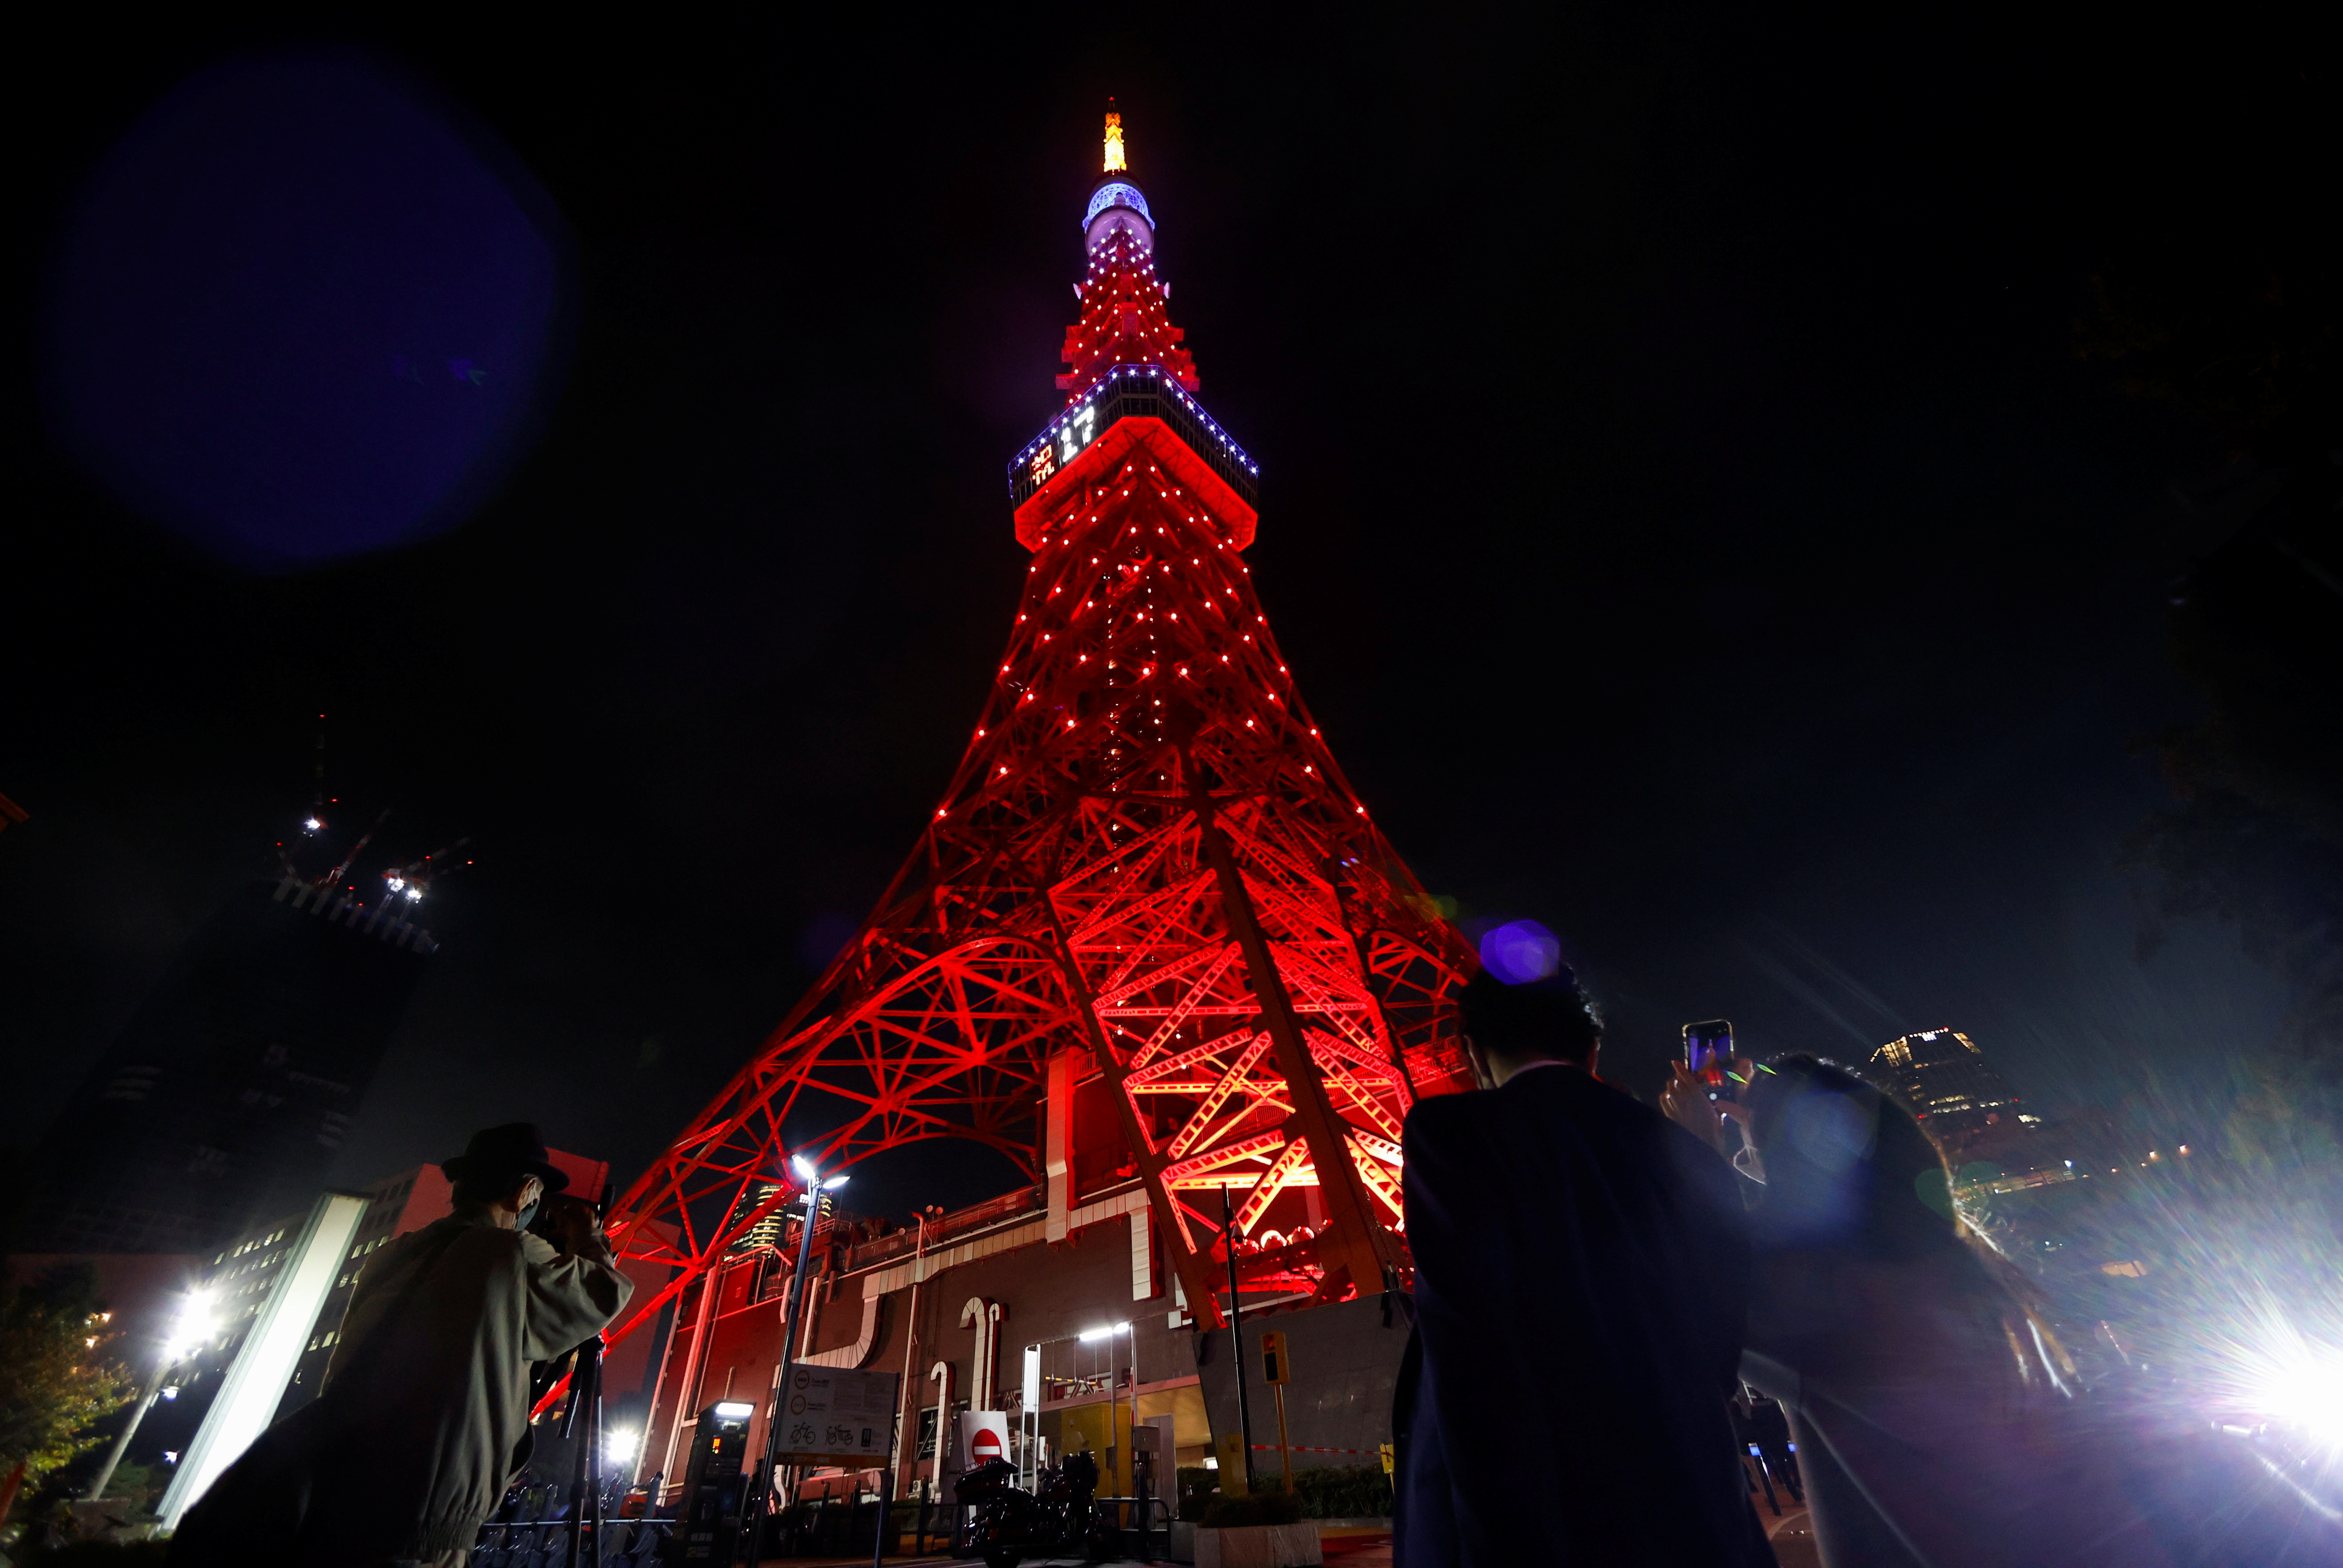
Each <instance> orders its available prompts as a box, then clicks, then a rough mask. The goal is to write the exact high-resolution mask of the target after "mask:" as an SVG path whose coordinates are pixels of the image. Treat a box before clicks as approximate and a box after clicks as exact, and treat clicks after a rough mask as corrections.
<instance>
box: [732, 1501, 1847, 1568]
mask: <svg viewBox="0 0 2343 1568" xmlns="http://www.w3.org/2000/svg"><path fill="white" fill-rule="evenodd" d="M1757 1517H1758V1520H1759V1521H1760V1522H1761V1523H1764V1525H1765V1535H1766V1538H1767V1539H1768V1540H1770V1541H1772V1542H1773V1543H1774V1555H1775V1558H1776V1559H1777V1560H1778V1561H1779V1562H1780V1563H1781V1568H1822V1561H1823V1560H1822V1555H1821V1553H1819V1552H1817V1551H1816V1550H1815V1537H1814V1531H1813V1528H1812V1524H1811V1521H1809V1520H1808V1518H1807V1516H1806V1509H1805V1504H1804V1503H1793V1502H1791V1501H1790V1500H1789V1499H1788V1498H1786V1497H1785V1498H1784V1499H1783V1500H1782V1513H1781V1517H1780V1518H1778V1519H1777V1518H1775V1516H1774V1515H1773V1513H1770V1512H1769V1511H1768V1510H1766V1509H1765V1508H1764V1507H1763V1506H1760V1507H1759V1509H1758V1510H1757ZM1319 1549H1320V1550H1321V1551H1322V1552H1323V1553H1325V1557H1326V1562H1327V1564H1328V1568H1391V1561H1392V1538H1391V1535H1390V1533H1388V1532H1386V1531H1380V1530H1367V1529H1355V1528H1342V1527H1337V1528H1334V1529H1331V1530H1327V1531H1325V1532H1323V1533H1322V1534H1321V1535H1320V1537H1319ZM869 1562H870V1555H869V1554H868V1553H864V1554H862V1555H860V1556H857V1557H771V1558H768V1559H766V1568H859V1565H860V1564H865V1563H869ZM969 1563H970V1559H968V1558H961V1557H953V1556H951V1555H950V1554H949V1553H937V1554H930V1555H928V1556H921V1557H896V1556H890V1557H889V1558H888V1559H887V1568H947V1565H950V1568H968V1564H969ZM1021 1568H1141V1564H1140V1563H1138V1562H1137V1561H1136V1560H1135V1559H1132V1558H1116V1559H1113V1560H1112V1561H1110V1562H1106V1563H1091V1562H1090V1561H1088V1560H1087V1559H1084V1558H1080V1557H1046V1558H1044V1557H1029V1558H1027V1559H1026V1560H1025V1562H1024V1563H1023V1564H1021Z"/></svg>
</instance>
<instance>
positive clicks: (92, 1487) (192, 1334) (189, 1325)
mask: <svg viewBox="0 0 2343 1568" xmlns="http://www.w3.org/2000/svg"><path fill="white" fill-rule="evenodd" d="M211 1304H212V1293H211V1292H210V1291H208V1290H200V1291H190V1292H187V1294H186V1297H185V1299H183V1300H182V1301H181V1302H179V1315H178V1317H177V1318H176V1319H175V1320H174V1321H173V1322H172V1324H171V1328H170V1332H168V1333H166V1335H165V1336H164V1339H163V1351H162V1353H161V1354H160V1355H158V1356H156V1358H155V1375H154V1376H152V1377H150V1378H148V1379H147V1380H146V1392H145V1393H143V1394H141V1395H140V1396H139V1398H138V1408H137V1409H136V1410H134V1411H132V1412H130V1419H129V1421H128V1422H125V1423H124V1425H123V1428H122V1435H121V1436H120V1437H117V1438H116V1439H115V1440H114V1446H113V1447H112V1448H110V1449H108V1450H106V1462H105V1463H104V1464H101V1465H99V1466H98V1467H97V1479H96V1480H95V1481H93V1482H91V1483H89V1491H88V1493H86V1494H85V1496H84V1498H83V1501H84V1502H87V1503H96V1502H98V1501H99V1500H101V1499H102V1498H104V1497H105V1496H106V1488H107V1487H109V1486H111V1485H113V1484H114V1472H115V1470H116V1467H117V1466H119V1465H120V1464H121V1463H122V1456H123V1455H124V1454H126V1453H127V1452H130V1440H131V1439H132V1438H134V1437H136V1436H137V1435H138V1423H139V1422H143V1421H145V1420H146V1412H148V1411H150V1410H153V1409H154V1408H155V1401H156V1398H158V1397H159V1396H160V1395H161V1394H162V1392H163V1385H164V1382H165V1380H166V1379H167V1378H168V1377H169V1376H170V1375H171V1369H172V1368H173V1367H175V1366H177V1365H178V1364H179V1362H182V1361H184V1360H185V1359H186V1356H187V1353H188V1352H191V1351H193V1350H194V1349H195V1348H196V1346H197V1345H199V1344H201V1343H203V1342H204V1341H205V1340H206V1339H208V1338H210V1337H211V1332H212V1330H213V1328H214V1327H215V1326H216V1325H215V1324H214V1323H213V1322H212V1319H211V1315H210V1312H209V1311H208V1310H207V1309H209V1307H210V1306H211Z"/></svg>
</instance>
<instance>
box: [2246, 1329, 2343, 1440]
mask: <svg viewBox="0 0 2343 1568" xmlns="http://www.w3.org/2000/svg"><path fill="white" fill-rule="evenodd" d="M2221 1348H2222V1350H2223V1352H2225V1360H2226V1362H2227V1373H2228V1375H2227V1383H2228V1386H2227V1388H2226V1389H2225V1390H2224V1391H2223V1393H2224V1396H2225V1397H2224V1398H2223V1400H2222V1402H2223V1404H2224V1405H2226V1406H2227V1407H2229V1408H2230V1409H2232V1410H2234V1411H2235V1412H2237V1413H2238V1414H2241V1415H2246V1416H2249V1417H2254V1418H2258V1419H2259V1420H2261V1421H2265V1422H2269V1423H2270V1424H2271V1425H2273V1426H2280V1427H2284V1428H2286V1429H2288V1431H2291V1432H2297V1433H2298V1434H2300V1435H2301V1436H2303V1437H2306V1438H2308V1439H2309V1440H2310V1441H2311V1442H2313V1443H2315V1444H2316V1445H2317V1446H2318V1447H2319V1448H2322V1449H2324V1450H2326V1451H2327V1452H2328V1453H2329V1454H2330V1455H2343V1345H2337V1344H2331V1343H2328V1342H2323V1341H2320V1340H2317V1339H2313V1338H2311V1337H2310V1336H2309V1335H2308V1334H2306V1333H2304V1332H2302V1330H2301V1329H2300V1328H2299V1327H2298V1325H2297V1324H2296V1323H2295V1322H2293V1321H2292V1320H2290V1319H2288V1318H2287V1317H2285V1316H2283V1315H2282V1314H2280V1313H2278V1312H2275V1311H2271V1312H2264V1313H2262V1314H2260V1315H2259V1319H2258V1322H2254V1323H2252V1324H2251V1325H2250V1326H2249V1328H2248V1329H2247V1332H2244V1333H2240V1334H2231V1335H2227V1336H2225V1338H2224V1340H2223V1342H2222V1345H2221Z"/></svg>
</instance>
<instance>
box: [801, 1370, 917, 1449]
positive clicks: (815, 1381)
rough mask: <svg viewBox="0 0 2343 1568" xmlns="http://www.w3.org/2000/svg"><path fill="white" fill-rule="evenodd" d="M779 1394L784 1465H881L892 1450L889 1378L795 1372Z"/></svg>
mask: <svg viewBox="0 0 2343 1568" xmlns="http://www.w3.org/2000/svg"><path fill="white" fill-rule="evenodd" d="M895 1383H896V1378H895V1374H894V1373H893V1372H844V1371H840V1369H838V1368H836V1367H815V1366H803V1365H800V1366H793V1367H791V1368H789V1386H788V1387H787V1388H785V1389H783V1390H782V1391H781V1412H780V1427H781V1441H780V1446H779V1452H778V1454H777V1455H776V1457H777V1458H778V1459H779V1462H781V1463H783V1464H846V1465H855V1466H858V1467H863V1466H869V1465H873V1464H884V1463H886V1462H887V1459H888V1456H889V1454H890V1452H892V1451H893V1448H894V1438H895Z"/></svg>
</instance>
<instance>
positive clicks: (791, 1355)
mask: <svg viewBox="0 0 2343 1568" xmlns="http://www.w3.org/2000/svg"><path fill="white" fill-rule="evenodd" d="M789 1166H790V1169H792V1170H794V1171H796V1172H797V1173H798V1180H799V1181H803V1182H804V1183H805V1192H804V1195H803V1198H802V1201H803V1202H804V1204H805V1221H804V1222H803V1224H802V1225H801V1226H800V1227H799V1231H798V1269H797V1273H796V1275H795V1277H793V1278H792V1279H791V1280H790V1281H789V1311H788V1312H786V1313H784V1314H783V1315H782V1318H781V1363H780V1365H779V1368H777V1369H776V1370H775V1372H774V1377H773V1403H772V1407H771V1408H770V1409H769V1410H768V1411H767V1412H765V1459H764V1468H763V1470H762V1471H761V1472H760V1473H759V1474H758V1477H757V1483H758V1488H759V1492H760V1493H762V1494H763V1496H764V1499H765V1506H764V1507H762V1508H760V1509H759V1510H758V1511H757V1526H756V1528H755V1529H754V1530H752V1531H750V1532H749V1562H750V1563H758V1562H761V1561H762V1560H763V1559H762V1555H761V1554H762V1553H763V1552H764V1549H765V1521H766V1520H767V1519H769V1518H770V1517H771V1516H772V1515H773V1514H774V1513H776V1512H778V1511H777V1510H776V1509H775V1508H774V1507H773V1468H774V1466H775V1464H776V1463H777V1462H779V1454H780V1448H781V1411H782V1407H783V1406H784V1405H785V1404H786V1403H787V1402H788V1401H789V1368H790V1366H791V1365H793V1364H794V1363H795V1362H796V1361H797V1359H798V1358H797V1342H798V1333H799V1327H798V1325H799V1316H800V1314H801V1313H803V1312H804V1311H805V1288H806V1271H807V1270H808V1269H809V1268H810V1267H811V1266H812V1263H813V1227H814V1221H817V1220H819V1219H820V1218H821V1201H822V1195H823V1194H824V1193H828V1192H835V1191H838V1189H840V1187H843V1186H845V1185H846V1181H847V1179H846V1178H845V1177H844V1176H832V1177H830V1179H829V1180H828V1181H823V1180H821V1173H820V1171H817V1170H815V1169H814V1163H813V1161H810V1160H809V1159H807V1158H806V1157H805V1156H804V1155H802V1154H796V1155H791V1156H790V1157H789ZM880 1523H881V1525H882V1528H881V1530H880V1538H881V1539H882V1540H883V1539H884V1538H885V1535H886V1532H885V1530H884V1528H883V1525H884V1523H885V1521H883V1520H882V1521H880Z"/></svg>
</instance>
